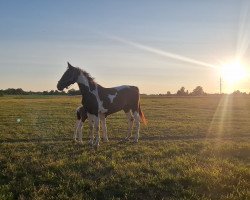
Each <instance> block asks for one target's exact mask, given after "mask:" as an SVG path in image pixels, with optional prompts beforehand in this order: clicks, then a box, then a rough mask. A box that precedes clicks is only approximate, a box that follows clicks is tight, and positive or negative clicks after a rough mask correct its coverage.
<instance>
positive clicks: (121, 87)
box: [115, 85, 130, 91]
mask: <svg viewBox="0 0 250 200" xmlns="http://www.w3.org/2000/svg"><path fill="white" fill-rule="evenodd" d="M126 88H130V86H129V85H121V86H118V87H115V89H116V90H117V91H120V90H123V89H126Z"/></svg>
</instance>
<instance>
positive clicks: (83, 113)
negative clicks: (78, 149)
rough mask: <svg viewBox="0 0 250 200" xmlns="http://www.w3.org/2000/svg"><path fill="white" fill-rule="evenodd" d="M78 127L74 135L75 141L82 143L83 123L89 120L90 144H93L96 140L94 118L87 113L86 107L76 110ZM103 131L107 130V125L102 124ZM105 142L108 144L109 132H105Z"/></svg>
mask: <svg viewBox="0 0 250 200" xmlns="http://www.w3.org/2000/svg"><path fill="white" fill-rule="evenodd" d="M76 119H77V121H76V125H75V133H74V140H75V141H76V142H78V141H79V142H80V143H82V128H83V123H84V122H85V121H86V119H88V122H89V135H90V141H89V143H90V144H93V140H94V132H93V130H94V116H93V115H92V114H90V113H88V112H87V108H86V106H79V107H78V108H77V109H76ZM102 129H103V130H104V129H105V130H107V127H106V124H102ZM103 141H104V142H108V136H107V131H103Z"/></svg>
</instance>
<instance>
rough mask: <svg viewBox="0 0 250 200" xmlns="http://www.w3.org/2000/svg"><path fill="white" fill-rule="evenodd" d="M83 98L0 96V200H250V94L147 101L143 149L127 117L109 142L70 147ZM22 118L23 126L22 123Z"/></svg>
mask: <svg viewBox="0 0 250 200" xmlns="http://www.w3.org/2000/svg"><path fill="white" fill-rule="evenodd" d="M80 101H81V97H58V96H54V97H46V96H9V97H1V98H0V152H1V153H0V199H249V198H250V193H249V185H250V170H249V169H250V156H249V155H250V97H249V96H242V97H233V96H224V97H210V96H208V97H200V98H195V97H189V98H176V97H174V98H165V97H148V96H147V97H142V98H141V102H142V110H143V111H144V113H145V115H146V118H147V119H148V126H144V125H141V131H140V139H139V143H138V144H134V143H133V142H132V141H131V142H126V143H121V142H119V141H120V140H121V139H123V138H124V137H125V135H126V130H127V120H126V117H125V115H124V113H123V112H119V113H117V114H113V115H111V116H110V117H108V119H107V126H108V136H109V139H110V142H109V143H103V142H101V144H100V147H99V149H98V150H97V151H95V150H94V149H93V148H92V147H90V146H89V145H88V144H87V139H88V136H87V124H85V125H84V133H83V136H84V143H83V145H80V144H76V143H74V142H73V132H74V124H75V110H76V108H77V107H78V106H79V103H80ZM18 119H20V121H19V120H18Z"/></svg>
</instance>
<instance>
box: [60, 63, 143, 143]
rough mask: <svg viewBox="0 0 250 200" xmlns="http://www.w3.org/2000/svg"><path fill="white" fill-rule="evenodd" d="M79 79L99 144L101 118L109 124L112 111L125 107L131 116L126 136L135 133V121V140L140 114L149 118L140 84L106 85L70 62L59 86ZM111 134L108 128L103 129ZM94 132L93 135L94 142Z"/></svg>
mask: <svg viewBox="0 0 250 200" xmlns="http://www.w3.org/2000/svg"><path fill="white" fill-rule="evenodd" d="M74 83H77V84H78V86H79V88H80V91H81V94H82V99H83V100H82V101H84V102H82V104H83V105H84V106H85V107H86V110H87V113H89V114H91V115H92V116H93V121H94V132H95V133H96V134H97V137H96V141H95V143H94V145H95V146H96V147H97V146H99V141H100V134H99V122H100V121H101V124H102V125H103V127H106V117H107V116H108V115H110V114H113V113H116V112H118V111H120V110H123V111H124V112H125V113H126V116H127V119H128V133H127V136H126V138H125V139H126V140H128V139H129V138H130V137H131V135H132V128H133V124H134V122H135V128H136V135H135V142H138V139H139V130H140V118H141V120H142V122H143V123H144V124H146V118H145V116H144V114H143V112H142V110H141V107H140V94H139V89H138V88H137V87H136V86H128V85H123V86H118V87H113V88H104V87H102V86H101V85H99V84H97V83H96V82H95V81H94V79H93V78H92V77H91V76H90V75H89V74H88V73H87V72H86V71H84V70H82V69H80V68H77V67H73V66H72V65H70V64H69V63H68V68H67V70H66V72H65V73H64V74H63V76H62V78H61V79H60V80H59V81H58V84H57V89H58V90H63V89H64V88H67V87H68V86H70V85H71V84H74ZM103 131H104V133H103V134H104V135H107V129H105V130H103ZM93 140H94V136H92V142H93Z"/></svg>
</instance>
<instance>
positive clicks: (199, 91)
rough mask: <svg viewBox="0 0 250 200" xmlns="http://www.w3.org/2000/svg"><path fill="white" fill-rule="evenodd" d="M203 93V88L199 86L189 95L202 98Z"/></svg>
mask: <svg viewBox="0 0 250 200" xmlns="http://www.w3.org/2000/svg"><path fill="white" fill-rule="evenodd" d="M204 94H205V92H204V91H203V88H202V87H201V86H197V87H196V88H195V89H194V90H193V92H191V93H190V95H193V96H202V95H204Z"/></svg>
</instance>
